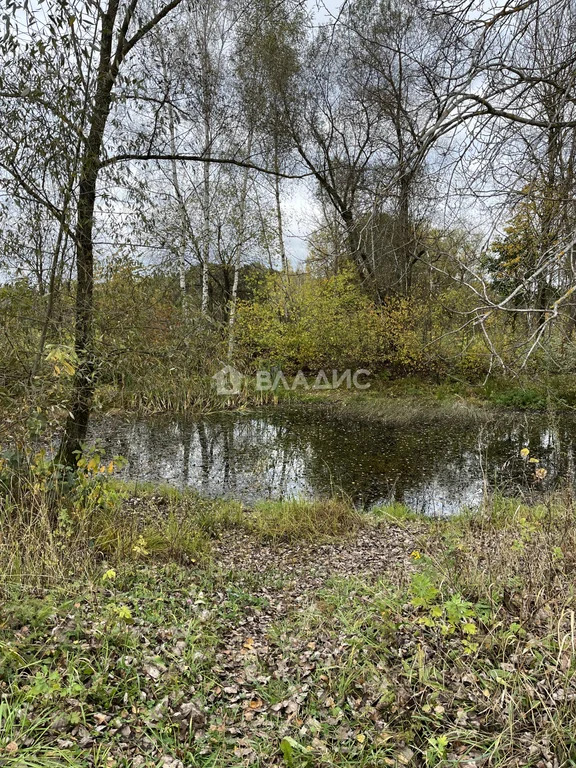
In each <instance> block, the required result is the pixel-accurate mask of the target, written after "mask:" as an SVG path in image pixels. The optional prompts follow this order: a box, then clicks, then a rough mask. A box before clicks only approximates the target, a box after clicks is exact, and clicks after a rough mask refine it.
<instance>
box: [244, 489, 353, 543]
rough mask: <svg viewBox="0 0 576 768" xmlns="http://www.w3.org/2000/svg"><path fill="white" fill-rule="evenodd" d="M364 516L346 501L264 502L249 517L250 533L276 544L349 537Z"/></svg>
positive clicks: (295, 500)
mask: <svg viewBox="0 0 576 768" xmlns="http://www.w3.org/2000/svg"><path fill="white" fill-rule="evenodd" d="M360 520H361V517H360V515H359V514H358V513H357V512H356V511H355V510H354V509H353V508H352V507H351V506H350V504H348V503H347V502H345V501H340V500H338V499H326V500H322V501H305V500H301V499H293V500H289V501H272V502H261V503H259V504H257V505H256V507H255V508H254V512H253V514H252V515H251V516H250V517H249V518H248V528H249V530H251V531H253V532H255V533H256V534H257V535H258V536H260V537H262V538H265V539H270V540H272V541H296V540H299V539H304V540H310V541H315V540H318V539H325V538H329V537H334V536H346V535H347V534H349V533H351V532H353V531H354V530H355V529H356V528H357V527H358V525H359V524H360Z"/></svg>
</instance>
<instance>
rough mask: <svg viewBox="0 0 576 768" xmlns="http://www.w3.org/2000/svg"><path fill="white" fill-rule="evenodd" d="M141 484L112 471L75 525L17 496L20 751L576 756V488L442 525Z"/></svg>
mask: <svg viewBox="0 0 576 768" xmlns="http://www.w3.org/2000/svg"><path fill="white" fill-rule="evenodd" d="M134 491H135V489H129V488H128V487H126V486H122V485H121V484H119V483H115V482H110V481H109V480H108V481H106V482H105V483H102V487H101V485H100V484H95V483H93V482H92V481H91V482H90V485H89V487H88V488H87V487H84V486H83V487H82V494H81V497H80V498H81V499H82V501H81V504H80V503H79V505H76V506H75V504H74V503H72V501H71V499H72V500H73V499H75V498H77V497H76V496H74V494H72V496H71V497H70V498H68V502H67V503H66V504H64V501H66V499H64V497H62V498H61V499H60V502H59V503H60V504H61V507H60V508H59V517H58V520H59V523H58V526H57V527H56V528H50V527H49V526H48V517H49V515H48V512H47V511H46V508H44V507H42V506H41V505H40V506H38V507H34V509H33V510H31V509H28V510H27V514H26V515H24V514H22V515H21V517H20V518H18V517H17V511H16V510H15V508H14V507H13V506H10V505H8V503H7V502H6V500H4V502H3V505H4V506H3V507H2V513H3V515H4V518H3V528H2V531H3V538H2V542H1V544H0V567H1V568H2V576H3V578H2V590H1V593H0V692H1V696H0V764H1V765H4V766H7V768H16V767H17V766H18V768H20V766H22V768H23V767H24V766H32V767H33V768H34V766H38V767H40V766H44V767H45V768H51V766H54V767H55V766H67V765H70V766H76V767H79V768H84V766H86V768H89V767H90V768H94V767H95V766H96V767H97V768H104V767H106V768H129V767H130V768H133V767H134V766H136V767H138V766H140V767H141V768H148V766H149V767H150V768H152V767H154V768H158V767H159V766H172V767H173V768H176V767H178V768H180V766H181V765H184V766H192V767H193V768H196V766H198V768H200V766H202V768H205V767H206V766H210V767H211V768H239V767H240V766H259V767H260V768H265V767H266V768H268V767H269V766H286V767H287V768H290V766H292V768H312V767H314V768H315V767H316V766H319V767H320V766H324V765H325V766H338V767H339V768H340V767H341V768H352V767H353V766H354V768H358V766H361V767H363V768H375V767H376V766H378V767H380V766H401V765H408V766H414V768H417V767H422V768H437V767H438V768H447V767H448V766H454V765H460V766H463V767H464V766H466V768H468V766H470V768H471V767H472V766H475V767H477V766H486V768H488V766H496V767H497V768H504V767H506V768H508V766H518V768H520V767H522V768H524V767H531V766H534V768H540V766H546V765H552V766H554V765H558V766H562V765H571V764H573V763H574V762H575V761H576V739H575V737H574V735H573V723H574V721H575V719H576V630H575V628H574V627H575V620H574V616H575V611H576V588H575V587H574V584H575V576H576V554H575V553H576V511H575V509H574V505H573V503H572V500H571V497H570V496H569V495H564V496H556V497H554V498H550V499H549V500H548V501H547V502H546V503H541V504H538V505H534V506H531V505H528V504H526V503H525V502H524V501H523V500H521V499H520V500H514V499H505V498H500V497H494V498H493V499H491V500H490V501H489V502H488V501H487V502H486V504H485V506H484V508H483V509H482V510H480V512H478V513H475V514H472V513H466V514H462V515H460V516H459V517H457V518H453V519H451V520H442V519H429V520H423V519H422V518H415V516H414V515H413V514H412V513H411V512H410V510H408V509H406V508H405V507H403V506H402V505H399V504H394V505H389V506H386V507H382V508H381V509H379V510H376V511H375V512H374V515H373V516H371V517H370V518H368V517H367V518H363V517H362V515H359V514H358V513H357V512H355V511H354V510H353V509H352V508H351V507H350V506H349V505H347V504H346V503H345V502H343V501H341V500H331V501H330V500H328V501H325V502H303V501H291V502H281V503H268V504H260V505H257V507H256V508H255V509H253V510H244V509H243V508H242V507H241V505H240V504H236V503H233V502H214V501H206V500H203V499H200V498H198V497H197V496H195V495H194V494H191V493H185V494H176V493H173V492H172V491H169V492H168V491H166V489H165V490H163V491H161V492H160V491H158V490H157V489H156V490H154V489H151V488H147V489H145V490H143V489H142V488H139V489H138V493H135V492H134ZM42 509H44V512H45V516H43V515H42V514H41V512H42ZM88 512H90V514H88ZM374 516H375V517H376V518H377V519H378V520H379V521H381V522H382V524H380V525H374ZM363 519H366V523H370V525H369V527H368V528H367V529H366V530H364V531H361V532H360V536H359V541H360V548H359V549H354V547H353V541H354V537H348V534H349V533H350V532H351V531H354V529H356V528H358V527H359V526H361V525H362V521H363ZM234 529H238V531H239V532H241V534H242V535H240V536H237V537H236V536H234V534H233V533H232V534H231V533H230V531H231V530H234ZM406 531H411V533H410V534H409V535H408V536H406V535H405V532H406ZM400 532H402V536H399V535H398V534H399V533H400ZM367 537H368V538H367ZM371 537H380V538H379V539H378V541H377V542H376V541H374V550H377V549H380V551H382V547H383V544H384V543H385V542H390V555H391V568H390V569H389V571H387V570H386V567H387V566H386V559H385V557H384V558H381V559H380V560H379V561H378V562H379V563H380V565H379V566H378V568H379V569H378V570H374V569H373V570H372V571H370V575H365V576H364V575H362V573H361V571H358V569H357V568H356V565H357V564H358V563H357V559H358V556H360V557H366V559H367V560H369V559H370V554H371V546H372V538H371ZM281 542H282V545H281V546H278V547H275V546H272V547H271V546H270V543H272V544H273V545H274V544H276V543H278V544H280V543H281ZM42 543H44V548H42V546H41V545H42ZM318 543H320V544H321V546H317V544H318ZM366 543H367V545H368V546H366ZM376 545H377V546H376ZM347 547H350V549H347ZM403 548H404V549H405V550H406V551H402V552H401V557H403V558H404V560H403V567H392V565H393V564H392V561H394V560H395V561H396V566H398V565H402V561H400V563H398V552H399V550H402V549H403ZM231 550H233V555H234V556H233V557H231V556H230V555H231ZM14 552H16V553H17V559H18V558H19V562H20V565H19V568H16V565H15V557H16V555H14ZM306 552H308V553H309V557H308V559H306V557H302V553H306ZM274 553H277V558H276V557H275V554H274ZM358 553H360V555H358ZM351 560H354V562H353V563H352V565H353V566H354V567H350V565H351ZM336 563H338V565H337V566H336ZM24 566H25V567H24ZM50 568H52V570H50ZM27 569H29V570H30V573H28V572H27ZM339 569H340V570H339ZM366 573H368V571H367V572H366ZM351 574H355V575H351ZM358 574H360V575H358ZM179 761H180V762H179Z"/></svg>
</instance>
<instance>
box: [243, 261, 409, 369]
mask: <svg viewBox="0 0 576 768" xmlns="http://www.w3.org/2000/svg"><path fill="white" fill-rule="evenodd" d="M413 326H414V323H413V314H412V312H411V308H410V306H409V304H408V302H406V301H402V300H394V301H391V302H390V304H389V305H388V306H387V307H386V308H384V309H381V310H378V309H377V308H376V307H375V306H374V304H373V303H372V302H371V301H370V300H369V299H368V298H367V297H366V295H365V294H364V293H363V292H362V290H361V288H360V287H359V286H358V285H357V284H356V283H355V282H354V280H353V277H352V275H351V274H350V273H349V272H342V273H340V274H338V275H335V276H331V277H324V278H312V277H309V276H302V275H293V276H292V277H291V278H290V282H289V283H288V282H286V280H285V278H280V277H278V276H271V277H270V278H269V279H268V281H267V282H266V284H265V287H264V290H263V291H262V293H261V295H260V297H259V298H258V299H256V300H255V301H253V302H251V303H247V302H245V303H242V304H241V305H240V306H239V310H238V345H239V355H240V357H242V358H243V359H244V360H245V361H250V362H253V363H254V362H256V363H258V362H260V363H265V364H273V365H277V366H279V367H282V368H283V369H286V370H298V369H302V370H318V369H320V368H347V367H373V368H379V367H383V366H385V365H387V364H393V365H397V366H406V367H412V366H414V365H417V363H418V343H417V338H416V334H415V331H414V327H413Z"/></svg>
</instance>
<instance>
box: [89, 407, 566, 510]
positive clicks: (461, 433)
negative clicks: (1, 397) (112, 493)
mask: <svg viewBox="0 0 576 768" xmlns="http://www.w3.org/2000/svg"><path fill="white" fill-rule="evenodd" d="M92 439H93V440H94V439H97V440H98V441H99V442H100V443H102V444H103V445H104V446H105V447H106V450H107V454H108V455H110V454H122V455H123V456H125V457H126V458H127V459H128V465H127V467H126V469H125V470H124V473H125V475H126V476H127V477H128V478H130V479H132V480H144V481H152V482H166V483H170V484H172V485H175V486H178V487H181V488H183V487H187V486H190V487H192V488H195V489H197V490H198V491H200V492H201V493H203V494H205V495H208V496H232V497H235V498H239V499H242V500H244V501H246V502H247V503H250V502H253V501H255V500H257V499H271V498H272V499H278V498H286V497H292V496H301V497H302V496H303V497H309V498H310V497H319V496H325V495H330V494H334V493H338V492H339V491H342V492H344V493H345V494H346V495H347V496H348V497H349V498H350V499H351V500H352V501H353V502H354V503H355V504H357V505H359V506H360V505H361V506H366V507H369V506H373V505H375V504H379V503H382V502H386V501H391V500H396V501H401V502H404V503H405V504H406V505H408V506H409V507H411V508H412V509H415V510H419V511H422V512H424V513H426V514H452V513H454V512H456V511H458V510H459V509H461V508H462V507H463V506H473V505H475V504H477V503H478V501H479V500H480V498H481V496H482V492H483V488H484V487H485V485H487V486H488V487H495V486H498V487H499V488H501V489H502V490H503V491H505V492H512V493H513V492H515V491H517V490H518V488H522V489H527V488H534V482H533V480H532V477H533V472H532V470H533V466H531V465H528V464H527V463H526V462H525V461H523V460H522V459H521V458H520V450H521V448H522V447H524V446H528V447H529V448H530V451H531V455H532V456H534V457H538V458H539V459H540V461H541V464H540V466H543V467H544V468H545V469H546V470H547V472H548V474H547V477H546V480H545V481H544V483H543V484H540V485H544V487H545V488H548V487H553V486H554V485H556V484H557V483H558V482H559V481H560V480H569V481H570V482H572V478H573V473H574V446H575V441H576V420H575V419H574V418H572V417H566V416H564V415H562V416H559V417H557V419H555V420H551V418H550V417H549V416H546V415H543V414H534V415H525V414H522V415H520V414H516V415H506V416H502V415H498V416H497V417H495V418H493V419H492V420H490V421H488V422H482V423H479V422H477V421H472V422H462V421H447V420H438V421H436V422H432V423H426V424H417V423H414V424H411V425H408V426H402V427H396V426H390V425H386V424H382V423H379V422H376V421H365V422H361V421H358V420H353V419H349V418H338V417H329V416H327V415H326V414H325V413H320V412H315V411H311V410H289V411H288V410H281V409H269V410H266V411H260V412H257V413H223V414H216V415H212V416H209V417H205V418H202V419H199V420H196V421H189V420H188V421H187V420H174V419H171V420H168V419H165V418H163V419H135V420H133V421H129V422H118V421H113V420H106V421H104V422H102V423H100V424H98V425H97V426H96V427H95V428H94V431H93V435H92Z"/></svg>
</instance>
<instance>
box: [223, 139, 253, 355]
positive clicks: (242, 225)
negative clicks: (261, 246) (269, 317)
mask: <svg viewBox="0 0 576 768" xmlns="http://www.w3.org/2000/svg"><path fill="white" fill-rule="evenodd" d="M251 151H252V133H250V135H249V137H248V151H247V154H248V157H250V153H251ZM248 176H249V171H248V169H247V168H246V169H245V170H244V179H243V181H242V192H241V196H240V220H239V223H238V250H237V253H236V258H235V259H234V281H233V283H232V295H231V297H230V314H229V316H228V360H229V361H230V360H231V359H232V356H233V355H234V331H235V325H236V308H237V306H238V283H239V282H240V267H241V265H242V253H243V251H244V240H245V236H246V202H247V198H248Z"/></svg>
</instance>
